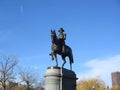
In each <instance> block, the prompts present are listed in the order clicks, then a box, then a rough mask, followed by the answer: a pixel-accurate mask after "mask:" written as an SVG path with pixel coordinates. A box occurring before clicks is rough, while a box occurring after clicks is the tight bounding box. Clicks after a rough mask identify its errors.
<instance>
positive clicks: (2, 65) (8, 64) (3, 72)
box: [0, 56, 18, 90]
mask: <svg viewBox="0 0 120 90" xmlns="http://www.w3.org/2000/svg"><path fill="white" fill-rule="evenodd" d="M17 62H18V60H17V59H16V58H15V57H14V56H3V57H2V58H1V60H0V82H1V85H2V87H3V89H4V90H6V85H7V82H8V81H10V80H13V79H14V78H15V77H14V75H13V70H14V68H15V66H16V64H17Z"/></svg>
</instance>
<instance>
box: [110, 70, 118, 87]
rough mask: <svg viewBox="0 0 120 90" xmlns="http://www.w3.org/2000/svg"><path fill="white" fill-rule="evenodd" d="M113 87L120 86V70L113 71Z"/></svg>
mask: <svg viewBox="0 0 120 90" xmlns="http://www.w3.org/2000/svg"><path fill="white" fill-rule="evenodd" d="M111 75H112V87H114V86H120V72H112V74H111Z"/></svg>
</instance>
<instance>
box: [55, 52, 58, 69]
mask: <svg viewBox="0 0 120 90" xmlns="http://www.w3.org/2000/svg"><path fill="white" fill-rule="evenodd" d="M54 56H55V61H56V67H58V60H57V55H56V54H55V55H54Z"/></svg>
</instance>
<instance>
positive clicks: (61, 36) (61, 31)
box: [58, 28, 66, 53]
mask: <svg viewBox="0 0 120 90" xmlns="http://www.w3.org/2000/svg"><path fill="white" fill-rule="evenodd" d="M58 32H60V34H59V36H58V39H59V40H60V43H61V45H62V53H64V51H65V40H66V34H65V33H63V32H64V30H63V28H60V30H59V31H58Z"/></svg>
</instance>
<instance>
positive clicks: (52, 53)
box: [49, 52, 54, 60]
mask: <svg viewBox="0 0 120 90" xmlns="http://www.w3.org/2000/svg"><path fill="white" fill-rule="evenodd" d="M49 55H50V56H51V57H52V60H54V57H53V55H54V52H51V53H50V54H49Z"/></svg>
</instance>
